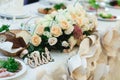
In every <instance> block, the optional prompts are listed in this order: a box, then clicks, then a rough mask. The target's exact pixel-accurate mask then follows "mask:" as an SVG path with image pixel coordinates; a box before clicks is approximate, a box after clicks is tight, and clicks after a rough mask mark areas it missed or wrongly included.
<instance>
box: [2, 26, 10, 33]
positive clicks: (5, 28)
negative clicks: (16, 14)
mask: <svg viewBox="0 0 120 80" xmlns="http://www.w3.org/2000/svg"><path fill="white" fill-rule="evenodd" d="M9 27H10V26H9V25H2V27H1V28H0V32H2V31H9Z"/></svg>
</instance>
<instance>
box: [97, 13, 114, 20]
mask: <svg viewBox="0 0 120 80" xmlns="http://www.w3.org/2000/svg"><path fill="white" fill-rule="evenodd" d="M99 16H100V17H102V18H105V19H109V18H111V17H112V14H105V15H104V14H102V13H101V14H99Z"/></svg>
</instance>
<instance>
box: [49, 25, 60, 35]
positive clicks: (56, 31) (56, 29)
mask: <svg viewBox="0 0 120 80" xmlns="http://www.w3.org/2000/svg"><path fill="white" fill-rule="evenodd" d="M50 32H51V34H52V35H53V36H55V37H59V36H60V35H62V30H61V28H60V27H58V26H52V27H51V30H50Z"/></svg>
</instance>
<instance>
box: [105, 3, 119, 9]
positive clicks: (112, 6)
mask: <svg viewBox="0 0 120 80" xmlns="http://www.w3.org/2000/svg"><path fill="white" fill-rule="evenodd" d="M107 7H109V8H114V9H120V7H115V6H111V5H109V4H107Z"/></svg>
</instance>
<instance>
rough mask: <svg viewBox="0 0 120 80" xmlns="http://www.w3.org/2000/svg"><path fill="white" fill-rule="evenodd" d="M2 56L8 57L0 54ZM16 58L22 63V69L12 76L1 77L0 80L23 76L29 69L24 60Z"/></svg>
mask: <svg viewBox="0 0 120 80" xmlns="http://www.w3.org/2000/svg"><path fill="white" fill-rule="evenodd" d="M0 58H7V57H2V56H0ZM15 60H16V61H17V62H19V63H20V64H21V66H22V69H21V70H20V71H19V72H17V73H15V75H13V76H10V77H5V78H0V80H9V79H14V78H16V77H19V76H21V75H22V74H24V73H25V72H26V70H27V68H26V65H25V64H24V63H23V62H22V61H20V60H18V59H15Z"/></svg>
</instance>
